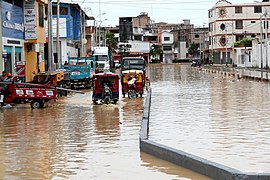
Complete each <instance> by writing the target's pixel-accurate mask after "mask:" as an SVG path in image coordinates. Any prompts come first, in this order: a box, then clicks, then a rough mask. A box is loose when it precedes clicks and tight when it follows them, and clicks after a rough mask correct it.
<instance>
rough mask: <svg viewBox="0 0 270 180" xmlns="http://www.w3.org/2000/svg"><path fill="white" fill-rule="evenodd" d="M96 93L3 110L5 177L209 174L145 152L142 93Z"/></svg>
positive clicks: (0, 131) (0, 174)
mask: <svg viewBox="0 0 270 180" xmlns="http://www.w3.org/2000/svg"><path fill="white" fill-rule="evenodd" d="M91 94H92V92H91V91H86V94H71V95H69V96H68V97H62V98H60V99H59V100H57V102H53V103H51V104H49V106H48V107H47V108H44V109H35V110H32V109H31V108H30V105H29V104H27V105H17V106H15V107H13V108H11V109H1V110H0V179H8V180H9V179H11V180H13V179H27V180H31V179H34V180H36V179H102V180H103V179H130V180H132V179H134V180H135V179H136V180H137V179H160V180H166V179H168V180H171V179H182V180H187V179H199V180H201V179H209V178H206V177H204V176H201V175H198V174H196V173H194V172H191V171H189V170H186V169H184V168H181V167H178V166H176V165H174V164H171V163H168V162H166V161H162V160H159V159H157V158H154V157H152V156H150V155H147V154H144V153H140V149H139V131H140V125H141V119H142V111H143V99H142V98H138V99H136V100H130V99H127V98H126V99H121V100H120V101H119V102H118V103H117V104H116V105H93V104H92V98H91Z"/></svg>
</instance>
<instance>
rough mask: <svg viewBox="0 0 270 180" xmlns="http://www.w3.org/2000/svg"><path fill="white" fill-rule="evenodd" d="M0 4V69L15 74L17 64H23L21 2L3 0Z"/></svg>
mask: <svg viewBox="0 0 270 180" xmlns="http://www.w3.org/2000/svg"><path fill="white" fill-rule="evenodd" d="M1 5H2V6H1V7H0V8H1V17H2V18H1V20H2V21H1V24H2V29H1V30H2V36H1V37H0V38H1V40H2V45H1V46H2V51H3V52H2V55H1V56H2V61H0V69H1V71H3V70H5V71H7V72H9V73H11V74H13V75H15V74H16V71H17V67H18V65H23V66H25V58H24V53H23V52H24V18H23V14H24V9H23V2H22V1H14V0H13V1H7V0H3V1H2V4H1Z"/></svg>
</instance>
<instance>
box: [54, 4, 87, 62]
mask: <svg viewBox="0 0 270 180" xmlns="http://www.w3.org/2000/svg"><path fill="white" fill-rule="evenodd" d="M52 6H53V7H52V18H53V37H54V43H53V46H54V48H53V49H54V52H53V53H54V55H55V56H54V62H55V63H57V64H59V65H58V66H61V64H63V63H64V62H65V61H66V60H67V59H68V56H72V57H76V56H79V57H84V56H86V53H87V52H88V51H90V49H87V48H86V44H87V37H86V29H85V28H86V20H90V17H88V16H87V15H86V13H85V12H84V11H83V10H82V9H81V7H80V6H79V5H78V4H75V3H74V4H73V3H60V15H59V40H60V43H59V46H60V47H59V49H60V58H59V60H60V62H57V56H56V53H57V52H56V28H57V26H56V18H57V4H56V3H53V5H52ZM90 42H91V40H90Z"/></svg>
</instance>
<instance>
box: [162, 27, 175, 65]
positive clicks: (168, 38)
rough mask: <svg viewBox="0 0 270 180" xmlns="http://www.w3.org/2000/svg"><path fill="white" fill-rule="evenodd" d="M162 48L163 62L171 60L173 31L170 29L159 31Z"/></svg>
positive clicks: (172, 55)
mask: <svg viewBox="0 0 270 180" xmlns="http://www.w3.org/2000/svg"><path fill="white" fill-rule="evenodd" d="M161 41H162V49H163V62H166V63H168V62H172V60H173V59H175V57H174V40H173V33H172V32H170V31H163V32H162V33H161Z"/></svg>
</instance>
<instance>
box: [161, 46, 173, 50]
mask: <svg viewBox="0 0 270 180" xmlns="http://www.w3.org/2000/svg"><path fill="white" fill-rule="evenodd" d="M163 50H164V51H171V50H172V47H171V46H163Z"/></svg>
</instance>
